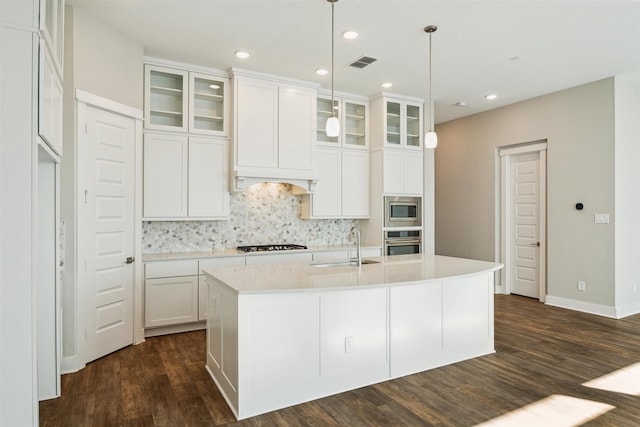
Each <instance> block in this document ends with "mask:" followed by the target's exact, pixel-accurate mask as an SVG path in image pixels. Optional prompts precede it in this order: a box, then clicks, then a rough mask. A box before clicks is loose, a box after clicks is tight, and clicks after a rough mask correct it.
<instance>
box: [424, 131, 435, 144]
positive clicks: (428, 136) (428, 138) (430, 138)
mask: <svg viewBox="0 0 640 427" xmlns="http://www.w3.org/2000/svg"><path fill="white" fill-rule="evenodd" d="M424 146H425V148H436V147H437V146H438V135H436V133H435V132H434V131H432V130H430V131H429V132H427V133H425V134H424Z"/></svg>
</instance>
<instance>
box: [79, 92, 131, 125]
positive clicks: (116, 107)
mask: <svg viewBox="0 0 640 427" xmlns="http://www.w3.org/2000/svg"><path fill="white" fill-rule="evenodd" d="M76 100H78V101H80V102H84V103H85V104H87V105H91V106H93V107H96V108H100V109H102V110H107V111H110V112H112V113H116V114H121V115H123V116H127V117H131V118H132V119H138V120H144V113H143V112H142V110H139V109H137V108H134V107H130V106H128V105H125V104H121V103H119V102H116V101H112V100H110V99H107V98H103V97H101V96H98V95H94V94H92V93H89V92H85V91H83V90H81V89H76Z"/></svg>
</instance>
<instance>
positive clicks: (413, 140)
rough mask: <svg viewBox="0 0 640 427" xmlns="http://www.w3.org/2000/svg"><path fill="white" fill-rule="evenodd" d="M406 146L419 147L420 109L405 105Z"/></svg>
mask: <svg viewBox="0 0 640 427" xmlns="http://www.w3.org/2000/svg"><path fill="white" fill-rule="evenodd" d="M407 145H409V146H411V147H419V146H420V107H418V106H415V105H407Z"/></svg>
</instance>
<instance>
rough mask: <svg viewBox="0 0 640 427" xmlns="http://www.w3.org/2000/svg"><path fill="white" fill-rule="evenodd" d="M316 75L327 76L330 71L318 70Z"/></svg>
mask: <svg viewBox="0 0 640 427" xmlns="http://www.w3.org/2000/svg"><path fill="white" fill-rule="evenodd" d="M316 74H317V75H319V76H326V75H327V74H329V70H327V69H324V68H318V69H317V70H316Z"/></svg>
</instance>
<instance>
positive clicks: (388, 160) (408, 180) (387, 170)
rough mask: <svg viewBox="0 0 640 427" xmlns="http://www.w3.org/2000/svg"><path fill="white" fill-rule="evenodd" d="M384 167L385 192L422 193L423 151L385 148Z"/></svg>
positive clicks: (393, 193)
mask: <svg viewBox="0 0 640 427" xmlns="http://www.w3.org/2000/svg"><path fill="white" fill-rule="evenodd" d="M382 169H383V173H382V176H383V193H384V194H391V195H415V196H421V195H422V190H423V159H422V151H413V150H398V149H387V150H384V153H383V165H382Z"/></svg>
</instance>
